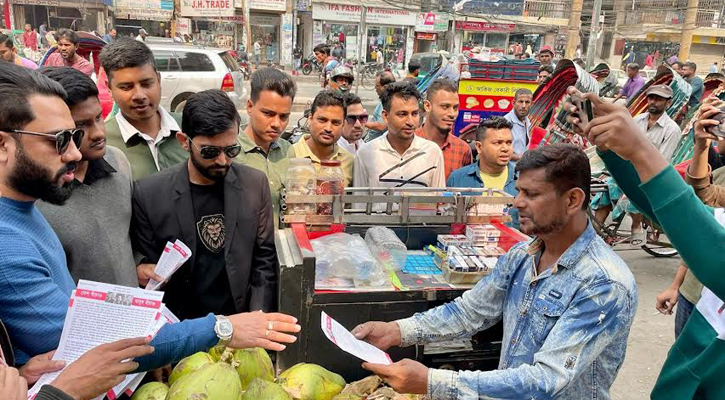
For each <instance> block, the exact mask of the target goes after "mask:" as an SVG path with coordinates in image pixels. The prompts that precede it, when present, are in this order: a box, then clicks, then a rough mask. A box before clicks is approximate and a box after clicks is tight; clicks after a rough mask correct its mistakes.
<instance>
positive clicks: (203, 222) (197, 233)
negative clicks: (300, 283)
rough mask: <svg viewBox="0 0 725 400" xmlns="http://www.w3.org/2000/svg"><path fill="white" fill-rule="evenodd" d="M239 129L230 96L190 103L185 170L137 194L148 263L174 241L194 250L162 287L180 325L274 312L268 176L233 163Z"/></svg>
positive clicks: (136, 238) (214, 94)
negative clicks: (213, 317)
mask: <svg viewBox="0 0 725 400" xmlns="http://www.w3.org/2000/svg"><path fill="white" fill-rule="evenodd" d="M239 122H240V118H239V114H238V113H237V111H236V108H235V107H234V103H232V101H231V100H230V99H229V96H227V95H226V94H225V93H224V92H222V91H220V90H206V91H203V92H199V93H196V94H194V95H192V96H191V97H189V100H188V101H187V103H186V107H185V108H184V117H183V119H182V123H181V127H182V132H183V133H181V132H180V133H178V134H177V135H176V137H177V139H178V140H179V142H180V143H181V146H182V147H183V148H184V149H185V150H186V151H187V152H188V160H187V162H185V163H182V164H179V165H176V166H174V167H172V168H169V169H168V170H165V171H162V172H161V173H158V174H154V175H151V176H148V177H146V178H144V179H142V180H140V181H138V182H137V184H136V186H135V188H134V194H133V224H132V236H133V243H134V247H135V250H136V251H137V252H138V253H140V254H141V255H142V256H143V257H144V258H145V260H144V262H149V263H156V262H157V261H158V259H159V257H160V256H161V253H162V252H163V250H164V247H165V246H166V242H168V241H172V242H173V241H174V240H176V239H179V240H181V241H182V242H184V244H186V245H187V246H188V247H189V248H190V249H191V250H192V256H191V259H190V260H189V262H187V263H186V264H184V265H183V266H182V267H181V268H180V269H179V270H178V271H176V272H175V273H174V275H172V277H171V279H170V280H169V282H168V283H167V284H166V286H165V287H164V291H165V292H166V295H165V296H164V302H166V305H167V306H168V308H169V309H170V310H171V311H172V312H174V313H175V314H176V315H177V316H178V317H180V318H182V319H184V318H196V317H200V316H204V315H207V314H208V313H209V312H212V313H216V314H224V315H228V314H233V313H235V312H246V311H249V310H264V311H269V310H272V309H274V308H275V307H276V301H275V300H276V296H277V254H276V251H275V246H274V224H273V222H272V202H271V199H270V190H269V184H268V183H267V178H266V177H265V176H264V174H263V173H262V172H260V171H257V170H256V169H253V168H251V167H247V166H244V165H240V164H238V163H233V162H232V160H233V159H234V157H236V156H237V155H239V153H240V152H241V151H242V148H241V145H240V144H239V143H238V142H237V135H238V134H239ZM159 198H161V199H168V200H166V201H164V202H160V201H158V199H159Z"/></svg>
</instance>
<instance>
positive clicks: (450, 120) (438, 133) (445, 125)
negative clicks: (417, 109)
mask: <svg viewBox="0 0 725 400" xmlns="http://www.w3.org/2000/svg"><path fill="white" fill-rule="evenodd" d="M423 106H424V107H425V111H426V112H427V113H428V115H427V116H426V119H425V122H424V123H423V126H421V127H420V128H418V130H416V131H415V134H416V135H418V136H420V137H422V138H425V139H428V140H430V141H431V142H433V143H435V144H437V145H438V147H440V148H441V151H442V152H443V162H444V164H445V167H446V179H448V176H449V175H450V174H451V172H453V171H455V170H457V169H459V168H461V167H464V166H466V165H469V164H471V162H473V155H472V154H471V147H469V146H468V143H466V142H464V141H463V140H462V139H460V138H458V137H457V136H454V135H453V134H452V133H451V130H452V129H453V125H454V124H455V123H456V118H458V106H459V101H458V87H457V86H456V85H454V84H453V82H451V81H449V80H448V79H436V80H435V81H434V82H433V83H432V84H431V85H430V87H429V88H428V92H427V94H426V99H425V101H424V102H423Z"/></svg>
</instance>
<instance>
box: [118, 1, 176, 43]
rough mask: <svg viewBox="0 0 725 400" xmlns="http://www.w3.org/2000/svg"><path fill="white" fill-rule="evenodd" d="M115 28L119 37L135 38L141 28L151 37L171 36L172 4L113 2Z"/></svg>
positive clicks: (166, 2) (162, 2)
mask: <svg viewBox="0 0 725 400" xmlns="http://www.w3.org/2000/svg"><path fill="white" fill-rule="evenodd" d="M115 3H116V8H115V10H114V16H115V23H114V24H113V27H114V28H116V30H117V32H118V35H119V36H120V37H136V35H138V31H139V29H141V28H143V29H145V30H146V32H148V34H149V35H151V36H166V35H167V31H168V34H169V35H170V34H171V19H172V18H173V16H174V2H173V1H170V0H115Z"/></svg>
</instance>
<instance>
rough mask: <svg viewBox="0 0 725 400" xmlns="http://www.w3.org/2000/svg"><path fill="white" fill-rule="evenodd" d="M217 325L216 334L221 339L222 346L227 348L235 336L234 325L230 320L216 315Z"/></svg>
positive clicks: (215, 327) (215, 326)
mask: <svg viewBox="0 0 725 400" xmlns="http://www.w3.org/2000/svg"><path fill="white" fill-rule="evenodd" d="M215 317H216V323H215V324H214V333H216V335H217V337H218V338H219V345H220V346H227V345H228V344H229V342H230V341H231V340H232V336H233V335H234V325H232V321H230V320H229V318H227V317H225V316H223V315H216V316H215Z"/></svg>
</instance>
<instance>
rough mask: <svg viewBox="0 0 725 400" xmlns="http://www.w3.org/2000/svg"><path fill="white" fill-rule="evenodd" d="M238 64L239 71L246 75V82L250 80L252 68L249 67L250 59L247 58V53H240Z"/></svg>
mask: <svg viewBox="0 0 725 400" xmlns="http://www.w3.org/2000/svg"><path fill="white" fill-rule="evenodd" d="M237 64H239V70H240V71H242V74H243V75H244V80H248V79H249V75H251V69H252V68H251V66H250V65H249V58H248V57H247V53H245V52H243V51H240V52H239V56H238V57H237Z"/></svg>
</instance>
